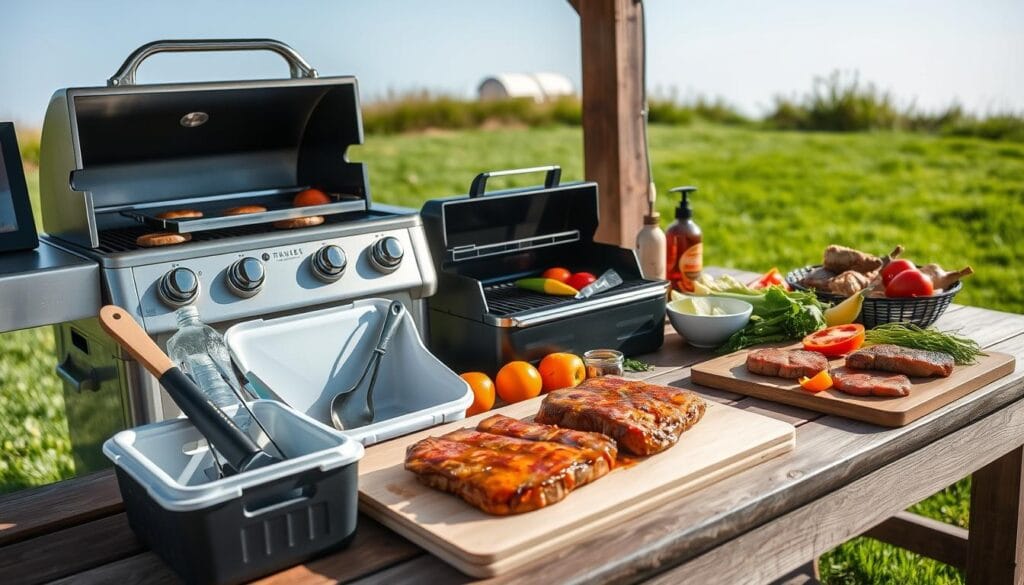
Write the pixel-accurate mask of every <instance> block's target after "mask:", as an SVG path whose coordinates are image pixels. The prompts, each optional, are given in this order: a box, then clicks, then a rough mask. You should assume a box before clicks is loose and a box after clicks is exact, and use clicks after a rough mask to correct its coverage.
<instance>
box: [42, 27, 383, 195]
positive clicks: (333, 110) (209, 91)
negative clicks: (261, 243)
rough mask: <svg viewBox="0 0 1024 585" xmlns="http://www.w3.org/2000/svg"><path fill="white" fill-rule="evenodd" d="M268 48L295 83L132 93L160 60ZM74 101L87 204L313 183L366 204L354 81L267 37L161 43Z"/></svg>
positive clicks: (71, 92) (79, 173)
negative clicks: (357, 157)
mask: <svg viewBox="0 0 1024 585" xmlns="http://www.w3.org/2000/svg"><path fill="white" fill-rule="evenodd" d="M257 49H258V50H271V51H274V52H276V53H278V54H279V55H281V56H283V57H284V58H285V59H286V60H287V61H288V63H289V66H290V69H291V72H292V75H293V76H294V78H292V79H276V80H259V81H229V82H204V83H174V84H159V85H138V86H137V85H134V77H135V69H136V68H137V67H138V65H139V64H140V63H141V62H142V61H143V60H144V59H145V58H146V57H148V56H150V55H152V54H155V53H158V52H181V51H219V50H257ZM61 93H63V94H64V95H65V96H66V100H67V109H68V112H69V114H70V117H71V120H70V126H71V133H70V138H71V140H72V143H73V148H74V152H75V158H76V163H77V165H78V168H77V169H73V170H72V172H71V174H70V181H71V186H72V188H73V189H74V190H76V191H88V192H90V193H91V196H92V205H93V207H94V208H95V209H96V210H97V211H99V210H102V208H105V207H115V206H123V205H132V204H139V203H152V202H159V201H163V200H170V199H181V198H185V197H193V196H211V195H218V194H227V193H243V192H256V191H262V190H268V189H281V188H288V187H295V186H302V185H316V186H320V187H324V188H325V189H329V190H331V191H333V192H341V193H346V194H352V195H358V196H362V197H364V198H365V197H368V193H367V191H368V188H367V183H366V176H365V169H364V167H363V165H361V164H352V163H348V162H347V161H346V159H345V155H346V151H347V149H348V147H349V146H351V145H353V144H361V143H362V142H363V128H362V119H361V116H360V108H359V98H358V89H357V82H356V79H355V78H354V77H351V76H343V77H328V78H320V77H318V76H317V73H316V71H315V70H314V69H312V68H311V67H309V66H308V65H307V64H306V63H305V61H304V60H302V58H301V57H300V56H298V54H297V53H295V52H294V51H293V50H292V49H291V48H290V47H288V46H287V45H284V44H283V43H280V42H278V41H273V40H271V39H248V40H203V41H199V40H196V41H157V42H155V43H150V44H148V45H145V46H143V47H140V48H139V49H138V50H137V51H136V52H135V53H133V55H132V56H130V57H129V58H128V60H127V61H125V64H124V65H123V66H122V67H121V69H120V70H119V71H118V73H117V74H115V76H114V77H112V78H111V79H110V80H109V81H108V87H102V88H73V89H67V90H61V92H58V94H61Z"/></svg>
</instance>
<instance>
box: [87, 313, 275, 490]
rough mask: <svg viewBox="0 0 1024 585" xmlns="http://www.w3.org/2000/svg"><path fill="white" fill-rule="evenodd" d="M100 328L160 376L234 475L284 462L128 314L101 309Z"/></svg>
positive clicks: (173, 396) (158, 378)
mask: <svg viewBox="0 0 1024 585" xmlns="http://www.w3.org/2000/svg"><path fill="white" fill-rule="evenodd" d="M100 326H102V327H103V330H104V331H106V332H107V333H108V334H109V335H110V336H111V337H113V338H114V339H115V340H116V341H117V342H118V343H120V344H121V346H122V347H124V348H125V350H127V351H128V353H129V354H131V356H132V357H134V358H135V359H136V360H138V361H139V363H141V364H142V365H143V366H144V367H145V368H146V369H147V370H149V371H150V373H152V374H153V375H154V376H156V378H157V380H159V381H160V385H161V386H163V387H164V389H165V390H167V393H168V394H170V396H171V398H172V399H174V403H175V404H177V405H178V408H180V409H181V411H182V412H184V413H185V416H187V417H188V419H189V420H190V421H191V422H192V424H194V425H195V427H196V428H197V429H198V430H199V432H200V433H202V435H203V436H204V437H206V440H208V441H209V442H210V444H211V445H213V447H214V448H215V449H216V450H217V452H218V453H219V454H220V455H222V456H223V457H224V459H225V460H226V461H227V466H228V467H230V471H232V472H236V473H240V472H242V471H247V470H249V469H256V468H257V467H264V466H267V465H270V464H272V463H277V462H278V461H280V459H278V458H276V457H274V456H272V455H270V454H269V453H267V452H266V451H264V450H262V449H260V447H259V445H257V444H256V442H255V441H253V440H252V438H250V437H249V435H247V434H246V433H245V432H244V431H242V429H240V428H238V425H236V424H235V421H233V420H231V417H229V416H227V415H226V414H225V413H224V411H222V410H221V409H220V408H218V407H217V405H216V404H214V403H213V402H212V401H211V400H210V399H209V397H208V396H207V395H206V394H205V393H204V392H203V391H202V390H200V389H199V387H197V386H196V384H195V383H194V382H193V381H192V380H191V379H190V378H189V377H188V376H186V375H185V373H184V372H182V371H181V370H180V369H178V367H177V366H175V365H174V362H173V361H171V358H170V357H168V355H167V354H166V353H164V351H163V350H162V349H160V346H158V345H157V344H156V342H154V341H153V340H152V339H151V338H150V337H149V335H147V334H146V332H145V331H144V330H143V329H142V327H141V326H139V324H138V323H137V322H136V321H135V319H133V318H132V316H131V315H130V314H129V313H128V312H127V311H125V310H124V309H122V308H121V307H117V306H114V305H106V306H104V307H103V308H101V309H100Z"/></svg>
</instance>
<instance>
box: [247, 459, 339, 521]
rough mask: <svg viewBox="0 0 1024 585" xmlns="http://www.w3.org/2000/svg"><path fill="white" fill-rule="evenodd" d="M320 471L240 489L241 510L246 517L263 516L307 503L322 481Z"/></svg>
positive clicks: (302, 473)
mask: <svg viewBox="0 0 1024 585" xmlns="http://www.w3.org/2000/svg"><path fill="white" fill-rule="evenodd" d="M324 475H325V474H324V472H323V471H321V470H320V469H316V468H314V469H307V470H306V471H302V472H299V473H297V474H294V475H287V476H285V477H279V478H277V479H274V480H271V481H269V482H267V483H264V484H261V485H255V486H251V487H247V488H243V489H242V500H241V503H242V510H244V512H245V515H246V517H248V518H257V517H259V516H262V515H264V514H267V513H270V512H275V511H278V510H282V509H284V508H290V507H292V506H294V505H296V504H299V503H305V502H308V501H309V500H310V499H311V498H312V497H313V496H315V495H316V490H317V483H318V482H319V481H320V480H321V479H323V476H324Z"/></svg>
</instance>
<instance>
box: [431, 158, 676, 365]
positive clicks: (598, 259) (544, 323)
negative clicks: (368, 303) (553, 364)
mask: <svg viewBox="0 0 1024 585" xmlns="http://www.w3.org/2000/svg"><path fill="white" fill-rule="evenodd" d="M539 171H545V172H546V173H547V175H546V179H545V183H544V186H543V187H542V188H528V189H520V190H511V191H501V192H494V193H487V194H485V187H486V182H487V179H488V178H489V177H493V176H501V175H510V174H518V173H526V172H539ZM560 175H561V171H560V169H559V167H557V166H552V167H540V168H534V169H520V170H512V171H500V172H492V173H483V174H481V175H478V176H477V178H476V179H475V180H474V181H473V184H472V186H471V188H470V191H469V195H468V196H464V197H455V198H450V199H439V200H433V201H428V202H427V203H426V204H425V205H424V207H423V209H422V211H421V215H422V216H423V223H424V228H425V229H426V232H427V239H428V242H429V244H430V246H431V256H432V258H433V260H434V264H435V267H436V271H437V274H438V290H437V293H436V294H435V295H434V296H433V297H431V298H430V299H429V300H428V303H427V304H428V307H429V311H428V315H429V317H428V319H429V323H430V327H429V329H430V347H431V350H432V351H433V352H434V353H435V354H436V355H437V356H438V357H440V358H441V359H442V360H444V361H445V362H446V363H447V364H448V365H449V367H451V368H453V369H454V370H456V371H467V370H480V371H484V372H489V373H492V374H493V373H495V372H496V371H497V370H498V369H499V368H500V367H501V365H502V364H504V363H507V362H509V361H512V360H526V361H535V360H538V359H540V358H542V357H543V356H545V355H546V354H548V353H550V352H553V351H571V352H575V353H582V352H584V351H586V350H588V349H594V348H610V349H618V350H620V351H622V352H624V353H626V354H627V355H630V354H638V353H644V352H647V351H653V350H655V349H657V348H658V347H660V346H661V343H662V340H663V337H664V321H665V295H666V291H667V287H668V284H667V283H666V282H665V281H651V280H644V279H643V277H642V276H641V273H640V266H639V263H638V262H637V259H636V255H635V254H634V253H633V251H632V250H627V249H623V248H619V247H616V246H611V245H608V244H601V243H598V242H595V241H594V232H595V231H596V230H597V224H598V211H597V210H598V203H597V185H596V184H595V183H571V184H565V185H560V184H559V178H560ZM553 266H562V267H566V268H568V269H570V270H572V271H574V272H581V271H586V272H591V273H593V274H595V275H600V274H601V273H602V272H604V271H605V270H608V269H610V268H612V269H615V270H616V271H617V272H618V273H619V275H620V276H622V278H623V281H624V282H623V283H622V284H621V285H619V286H618V287H616V288H613V289H611V290H608V291H605V292H603V293H598V294H596V295H594V296H592V297H590V298H588V299H581V300H577V299H574V298H571V297H568V298H567V297H560V296H552V295H547V294H542V293H537V292H532V291H528V290H523V289H521V288H518V287H517V286H516V285H515V281H516V280H518V279H520V278H525V277H531V276H539V275H540V274H541V273H542V272H543V271H544V270H545V269H547V268H550V267H553Z"/></svg>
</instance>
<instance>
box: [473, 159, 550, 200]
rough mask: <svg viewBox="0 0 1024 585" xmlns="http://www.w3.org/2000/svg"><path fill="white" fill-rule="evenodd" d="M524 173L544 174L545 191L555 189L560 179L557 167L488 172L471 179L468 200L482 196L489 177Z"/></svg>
mask: <svg viewBox="0 0 1024 585" xmlns="http://www.w3.org/2000/svg"><path fill="white" fill-rule="evenodd" d="M525 173H546V175H545V176H544V188H545V189H551V188H553V187H557V186H558V182H559V181H561V179H562V167H560V166H558V165H548V166H544V167H531V168H528V169H510V170H507V171H489V172H486V173H480V174H479V175H477V176H476V178H475V179H473V183H472V184H471V185H470V186H469V196H470V198H475V197H480V196H481V195H483V194H484V191H485V190H486V188H487V179H490V178H491V177H507V176H509V175H522V174H525Z"/></svg>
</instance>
